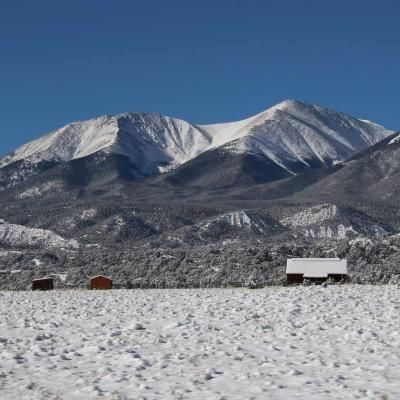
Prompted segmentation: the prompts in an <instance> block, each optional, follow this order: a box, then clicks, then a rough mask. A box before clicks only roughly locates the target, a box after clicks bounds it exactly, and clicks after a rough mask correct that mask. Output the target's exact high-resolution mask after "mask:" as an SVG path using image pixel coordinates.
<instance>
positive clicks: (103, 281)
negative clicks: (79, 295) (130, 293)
mask: <svg viewBox="0 0 400 400" xmlns="http://www.w3.org/2000/svg"><path fill="white" fill-rule="evenodd" d="M90 289H112V279H111V278H108V277H107V276H103V275H97V276H93V277H92V278H90Z"/></svg>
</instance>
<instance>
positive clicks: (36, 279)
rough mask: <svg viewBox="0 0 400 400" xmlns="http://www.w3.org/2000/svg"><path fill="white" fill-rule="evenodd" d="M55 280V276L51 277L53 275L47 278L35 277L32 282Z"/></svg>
mask: <svg viewBox="0 0 400 400" xmlns="http://www.w3.org/2000/svg"><path fill="white" fill-rule="evenodd" d="M52 280H53V278H51V277H47V278H35V279H32V282H36V281H52Z"/></svg>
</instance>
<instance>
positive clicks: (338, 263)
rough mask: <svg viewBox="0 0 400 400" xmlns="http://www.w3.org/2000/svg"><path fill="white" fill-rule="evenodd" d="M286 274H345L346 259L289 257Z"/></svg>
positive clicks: (314, 276)
mask: <svg viewBox="0 0 400 400" xmlns="http://www.w3.org/2000/svg"><path fill="white" fill-rule="evenodd" d="M286 273H287V274H303V276H304V277H305V278H327V277H328V275H329V274H340V275H347V260H345V259H340V258H289V259H288V260H287V265H286Z"/></svg>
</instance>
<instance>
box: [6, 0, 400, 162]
mask: <svg viewBox="0 0 400 400" xmlns="http://www.w3.org/2000/svg"><path fill="white" fill-rule="evenodd" d="M399 15H400V2H399V1H397V0H380V1H370V0H347V1H344V0H335V1H333V0H331V1H328V0H318V1H316V0H285V1H278V0H276V1H272V0H271V1H270V0H257V1H256V0H246V1H244V0H240V1H238V0H212V1H211V0H198V1H192V0H186V1H183V0H168V1H164V0H163V1H162V0H146V1H143V0H142V1H135V0H130V1H128V0H107V1H106V0H80V1H76V0H68V1H61V0H52V1H50V0H36V1H30V0H26V1H19V0H1V8H0V117H1V126H0V129H1V132H0V137H1V140H0V154H4V153H6V152H8V151H10V150H12V149H13V148H15V147H16V146H18V145H20V144H22V143H24V142H26V141H28V140H30V139H32V138H34V137H37V136H40V135H41V134H43V133H45V132H47V131H49V130H51V129H54V128H57V127H60V126H62V125H64V124H66V123H68V122H71V121H74V120H80V119H87V118H91V117H94V116H97V115H102V114H113V113H119V112H125V111H157V112H160V113H162V114H167V115H171V116H176V117H180V118H183V119H187V120H189V121H191V122H194V123H212V122H222V121H230V120H237V119H241V118H244V117H247V116H249V115H252V114H255V113H257V112H259V111H262V110H264V109H266V108H268V107H269V106H271V105H273V104H275V103H277V102H279V101H281V100H284V99H288V98H295V99H298V100H302V101H306V102H310V103H315V104H320V105H322V106H327V107H330V108H333V109H336V110H339V111H344V112H347V113H349V114H352V115H354V116H357V117H362V118H368V119H371V120H374V121H376V122H379V123H382V124H384V125H386V126H387V127H389V128H392V129H400V116H399V111H398V110H399V101H398V95H399V93H400V90H399V89H400V77H399V71H400V69H399V65H400V25H399V23H398V16H399Z"/></svg>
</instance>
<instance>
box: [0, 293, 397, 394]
mask: <svg viewBox="0 0 400 400" xmlns="http://www.w3.org/2000/svg"><path fill="white" fill-rule="evenodd" d="M0 316H1V319H0V398H1V399H2V400H26V399H27V400H36V399H37V400H43V399H46V400H51V399H53V400H55V399H60V400H61V399H62V400H64V399H65V400H67V399H68V400H74V399H76V400H78V399H79V400H80V399H82V400H91V399H104V400H106V399H107V400H109V399H121V400H122V399H124V400H128V399H130V400H136V399H148V400H151V399H160V400H161V399H162V400H165V399H207V400H212V399H220V400H222V399H241V400H242V399H282V400H283V399H347V398H349V399H353V398H354V399H355V398H361V399H364V398H365V399H399V398H400V384H399V382H400V368H399V365H400V323H399V316H400V289H399V288H398V287H396V286H394V285H386V286H361V285H342V286H328V287H322V286H308V287H306V286H298V287H279V288H278V287H277V288H265V289H257V290H250V289H199V290H197V289H191V290H189V289H188V290H183V289H182V290H111V291H87V290H65V291H51V292H0Z"/></svg>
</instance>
